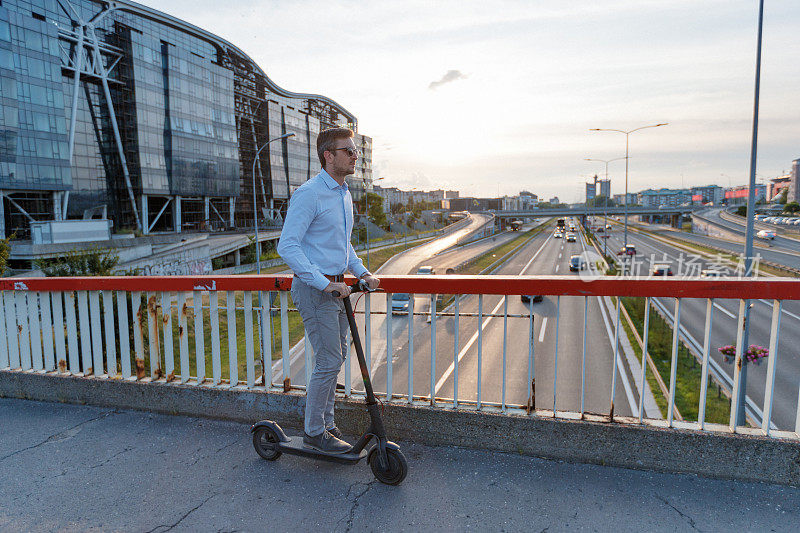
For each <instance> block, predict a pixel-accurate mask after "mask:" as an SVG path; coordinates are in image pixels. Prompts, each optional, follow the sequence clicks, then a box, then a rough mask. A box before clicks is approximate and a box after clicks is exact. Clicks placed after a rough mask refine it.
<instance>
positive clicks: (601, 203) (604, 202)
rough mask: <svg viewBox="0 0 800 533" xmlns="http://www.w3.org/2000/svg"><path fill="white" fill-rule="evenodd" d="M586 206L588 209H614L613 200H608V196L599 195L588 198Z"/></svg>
mask: <svg viewBox="0 0 800 533" xmlns="http://www.w3.org/2000/svg"><path fill="white" fill-rule="evenodd" d="M586 205H587V206H589V207H614V206H615V205H616V204H615V203H614V200H612V199H611V198H609V197H608V196H604V195H602V194H601V195H599V196H595V197H594V198H590V199H589V201H588V202H586Z"/></svg>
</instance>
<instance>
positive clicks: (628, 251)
mask: <svg viewBox="0 0 800 533" xmlns="http://www.w3.org/2000/svg"><path fill="white" fill-rule="evenodd" d="M617 255H636V246H634V245H632V244H628V245H627V246H624V247H622V248H621V249H620V250H619V252H617Z"/></svg>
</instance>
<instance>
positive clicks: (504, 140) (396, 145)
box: [141, 0, 800, 202]
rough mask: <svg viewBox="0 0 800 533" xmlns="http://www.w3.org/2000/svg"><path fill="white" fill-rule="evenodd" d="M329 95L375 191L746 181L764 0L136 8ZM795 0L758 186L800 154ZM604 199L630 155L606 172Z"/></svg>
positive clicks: (767, 100)
mask: <svg viewBox="0 0 800 533" xmlns="http://www.w3.org/2000/svg"><path fill="white" fill-rule="evenodd" d="M141 3H143V4H145V5H149V6H151V7H154V8H156V9H159V10H161V11H163V12H166V13H168V14H170V15H172V16H174V17H177V18H180V19H183V20H185V21H187V22H190V23H192V24H194V25H196V26H199V27H201V28H203V29H205V30H207V31H210V32H212V33H214V34H216V35H218V36H220V37H222V38H224V39H226V40H228V41H230V42H231V43H233V44H234V45H236V46H237V47H238V48H239V49H241V50H242V51H244V52H245V53H246V54H248V55H249V56H250V57H251V58H252V59H253V60H254V61H255V62H256V63H258V65H259V66H260V67H261V68H262V69H263V70H264V71H265V72H266V73H267V75H268V76H269V77H270V78H271V79H272V80H273V81H274V82H275V83H277V84H278V85H279V86H281V87H283V88H285V89H288V90H290V91H294V92H304V93H314V94H322V95H325V96H327V97H329V98H332V99H333V100H335V101H336V102H338V103H339V104H341V105H342V106H344V107H345V108H346V109H347V110H349V111H350V112H352V113H353V114H354V115H355V116H356V117H357V118H358V130H359V132H360V133H362V134H364V135H368V136H370V137H372V139H373V154H372V158H373V177H374V178H378V177H383V178H384V180H383V181H381V182H380V184H381V185H382V186H395V187H400V188H406V189H409V188H412V187H417V188H419V189H423V190H430V189H439V188H445V189H454V190H459V191H460V192H461V194H462V196H496V195H498V194H499V195H515V194H518V193H519V192H520V191H521V190H528V191H531V192H533V193H536V194H538V195H539V196H540V198H541V197H544V198H550V197H551V196H558V197H559V199H560V200H561V201H566V202H577V201H582V200H583V199H584V194H585V192H584V187H583V185H582V184H583V182H585V181H588V180H589V179H590V178H591V176H592V175H594V174H595V173H598V174H600V177H601V178H602V177H603V174H604V172H605V165H604V164H603V163H599V162H590V161H585V160H584V159H585V158H592V159H602V160H610V159H615V158H619V157H624V156H625V135H623V134H621V133H614V132H591V131H589V130H590V128H608V129H619V130H631V129H634V128H638V127H640V126H647V125H651V124H658V123H668V125H667V126H662V127H658V128H650V129H644V130H641V131H638V132H635V133H632V134H631V135H630V136H629V141H630V158H629V160H628V162H629V172H628V177H629V185H628V187H629V191H631V192H633V191H638V190H643V189H647V188H660V187H681V186H685V187H690V186H693V185H708V184H718V185H723V186H728V185H744V184H746V183H747V180H748V179H749V175H750V147H751V139H752V130H753V108H754V105H753V104H754V82H755V70H756V42H757V26H758V24H757V23H758V1H757V0H602V1H599V2H598V1H597V0H587V1H584V0H567V1H561V2H556V1H549V2H545V1H534V0H527V1H487V0H483V1H480V2H477V1H467V0H461V1H446V0H443V1H439V0H437V1H431V0H426V1H417V0H404V1H395V2H387V1H367V0H361V1H337V0H325V1H317V0H295V1H289V0H238V1H236V2H227V3H220V2H218V1H217V0H160V1H158V2H156V1H154V0H145V1H142V2H141ZM799 27H800V1H798V0H766V1H765V11H764V30H763V31H764V33H763V45H762V65H761V88H760V108H759V123H758V124H759V127H758V145H757V146H758V159H757V165H756V173H757V177H758V179H759V182H763V181H764V180H767V179H769V178H772V177H775V176H778V175H783V174H784V173H785V172H788V171H789V170H790V169H791V165H792V160H794V159H798V158H800V31H798V28H799ZM608 168H609V178H610V179H611V181H612V193H613V194H618V193H622V192H624V190H625V161H624V160H620V161H615V162H612V163H610V164H609V166H608Z"/></svg>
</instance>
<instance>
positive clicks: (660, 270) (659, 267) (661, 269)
mask: <svg viewBox="0 0 800 533" xmlns="http://www.w3.org/2000/svg"><path fill="white" fill-rule="evenodd" d="M650 275H652V276H672V268H671V267H670V266H669V265H668V264H667V263H656V264H655V265H653V268H652V269H651V270H650Z"/></svg>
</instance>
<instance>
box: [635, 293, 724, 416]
mask: <svg viewBox="0 0 800 533" xmlns="http://www.w3.org/2000/svg"><path fill="white" fill-rule="evenodd" d="M622 304H623V305H624V306H625V308H626V309H627V310H628V313H629V314H630V316H631V320H632V321H633V323H634V326H635V327H636V329H637V331H642V330H643V327H644V298H627V297H626V298H623V299H622ZM623 324H624V325H625V328H626V331H628V334H629V335H628V337H629V339H631V345H632V346H633V349H634V351H635V352H636V354H637V357H638V358H639V360H641V357H642V350H641V347H640V346H639V344H638V343H637V342H636V341H635V339H632V338H631V335H632V334H631V332H630V330H629V328H628V326H627V321H626V322H623ZM647 344H648V346H647V350H648V352H649V353H650V356H651V357H652V359H653V362H654V363H655V366H656V368H657V369H658V373H659V375H660V376H661V378H662V380H663V381H664V382H665V383H666V385H667V387H669V377H670V370H671V368H670V367H671V362H672V328H671V327H670V326H669V324H667V323H666V321H665V320H664V319H663V318H661V316H660V315H659V314H658V313H656V312H655V310H653V309H651V312H650V331H649V338H648V341H647ZM677 363H678V369H677V377H676V380H675V383H676V384H675V387H676V391H675V406H676V407H677V408H678V410H679V411H680V413H681V415H682V416H683V419H684V420H690V421H696V420H697V415H698V407H699V404H700V379H701V373H702V366H701V364H700V363H698V362H697V359H695V357H694V355H692V353H691V352H690V351H689V350H688V348H686V346H684V344H683V343H681V344H680V345H679V346H678V362H677ZM647 378H648V383H649V385H650V388H651V390H652V391H653V395H654V396H655V398H656V403H657V404H658V406H659V408H660V409H661V412H662V413H663V414H665V413H666V409H667V402H668V398H666V397H665V396H664V395H662V394H661V389H660V388H659V387H658V383H657V382H656V379H655V378H654V377H653V376H652V375H651V372H648V374H647ZM729 419H730V399H729V398H727V397H725V396H724V395H723V393H722V389H721V388H720V387H719V386H718V385H717V384H715V383H714V381H713V380H711V378H710V376H709V384H708V390H707V394H706V416H705V420H706V422H711V423H718V424H725V423H727V422H728V420H729Z"/></svg>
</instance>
